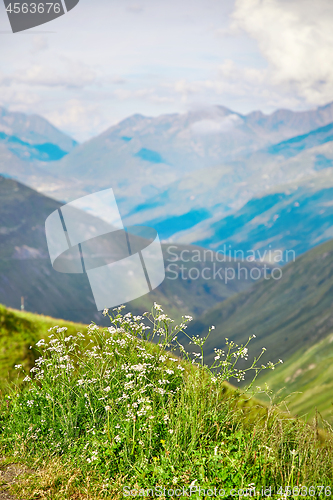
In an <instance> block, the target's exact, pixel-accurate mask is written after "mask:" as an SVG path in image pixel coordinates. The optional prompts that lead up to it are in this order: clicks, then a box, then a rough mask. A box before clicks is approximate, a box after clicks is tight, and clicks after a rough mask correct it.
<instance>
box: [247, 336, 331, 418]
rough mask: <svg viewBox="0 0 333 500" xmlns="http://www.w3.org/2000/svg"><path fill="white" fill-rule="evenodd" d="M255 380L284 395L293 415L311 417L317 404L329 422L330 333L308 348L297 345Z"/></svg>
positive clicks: (279, 394)
mask: <svg viewBox="0 0 333 500" xmlns="http://www.w3.org/2000/svg"><path fill="white" fill-rule="evenodd" d="M331 331H332V332H333V327H332V329H331ZM257 380H258V384H260V386H261V387H263V386H264V384H265V383H267V384H268V386H269V387H270V389H271V390H272V391H273V393H274V394H276V395H277V397H278V399H279V400H282V399H285V400H286V404H287V407H288V409H289V410H290V411H291V412H292V413H293V414H294V415H295V414H297V415H299V416H301V415H307V418H308V419H311V418H312V417H313V416H314V414H315V408H317V410H318V411H319V412H320V413H321V415H322V417H324V418H325V419H326V420H328V421H329V422H331V423H332V422H333V408H332V405H333V333H330V334H329V335H327V336H326V337H324V338H323V339H322V340H320V341H319V342H317V343H315V344H314V345H312V346H311V347H309V348H308V349H306V348H300V349H298V350H297V351H296V352H295V354H293V355H292V356H291V357H290V358H288V359H287V361H286V362H285V363H284V364H283V365H282V366H279V369H278V370H275V371H269V373H268V372H265V373H264V372H262V374H261V376H260V377H259V378H258V379H257ZM259 397H260V396H259ZM262 399H265V398H262Z"/></svg>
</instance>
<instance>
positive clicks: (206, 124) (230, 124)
mask: <svg viewBox="0 0 333 500" xmlns="http://www.w3.org/2000/svg"><path fill="white" fill-rule="evenodd" d="M241 123H242V119H241V118H240V117H239V116H238V115H235V114H232V115H228V116H224V117H222V118H218V119H216V120H213V119H204V120H200V121H198V122H195V123H193V124H192V125H191V127H190V128H191V130H192V132H194V133H195V134H198V135H212V134H219V133H221V132H227V131H229V130H232V129H233V128H234V127H236V126H237V125H239V124H241Z"/></svg>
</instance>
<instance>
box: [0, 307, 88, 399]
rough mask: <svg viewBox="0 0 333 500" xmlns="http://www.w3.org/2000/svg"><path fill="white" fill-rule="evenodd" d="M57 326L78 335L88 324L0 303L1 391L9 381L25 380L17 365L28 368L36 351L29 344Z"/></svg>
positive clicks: (31, 344) (70, 333)
mask: <svg viewBox="0 0 333 500" xmlns="http://www.w3.org/2000/svg"><path fill="white" fill-rule="evenodd" d="M55 325H58V326H59V327H63V326H66V327H67V328H68V333H69V335H74V334H76V333H77V331H78V329H80V330H81V332H82V333H85V331H86V327H85V326H84V325H80V324H78V323H71V322H69V321H66V322H65V321H62V320H56V319H54V318H50V317H48V316H38V315H36V314H32V313H28V312H22V311H15V310H12V309H7V308H6V307H4V306H3V305H1V304H0V392H1V391H2V390H5V389H6V387H7V386H8V381H15V380H17V381H18V382H19V381H21V380H22V377H19V379H17V376H18V373H17V371H16V370H15V365H18V364H22V365H23V366H24V368H25V369H26V370H27V371H28V370H29V369H30V368H31V367H32V366H33V364H34V361H35V354H36V351H35V350H34V349H30V346H33V345H34V344H35V343H36V342H38V340H40V339H41V338H44V337H46V336H47V335H49V333H48V330H49V328H52V327H53V326H55Z"/></svg>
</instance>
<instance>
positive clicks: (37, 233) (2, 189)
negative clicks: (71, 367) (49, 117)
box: [0, 176, 253, 322]
mask: <svg viewBox="0 0 333 500" xmlns="http://www.w3.org/2000/svg"><path fill="white" fill-rule="evenodd" d="M60 206H61V205H60V204H59V203H58V202H57V201H55V200H53V199H51V198H47V197H45V196H43V195H42V194H40V193H37V192H35V191H33V190H32V189H30V188H28V187H26V186H24V185H22V184H20V183H18V182H16V181H14V180H12V179H5V178H3V177H1V176H0V303H3V304H6V305H8V306H10V307H14V308H18V307H19V306H20V303H21V297H22V296H23V297H24V298H25V304H26V308H27V309H28V310H30V311H33V312H39V313H43V314H47V315H50V316H53V317H60V318H64V319H70V320H73V321H74V320H76V321H84V322H90V321H91V320H94V321H98V322H102V321H103V317H102V316H101V313H98V312H97V310H96V306H95V302H94V300H93V296H92V292H91V289H90V285H89V282H88V278H87V276H86V275H85V274H61V273H57V272H56V271H54V269H53V268H52V266H51V262H50V259H49V256H48V249H47V243H46V238H45V228H44V224H45V220H46V218H47V217H48V215H50V214H51V213H52V212H53V211H54V210H56V209H58V208H59V207H60ZM193 248H194V247H193ZM169 250H170V249H169V246H168V245H165V246H164V247H163V252H164V256H165V263H166V266H169V265H170V264H171V265H172V266H173V267H171V270H170V271H168V269H167V278H166V280H165V281H164V283H162V285H160V287H158V289H156V290H154V291H153V292H151V293H150V294H148V295H145V296H144V297H141V298H139V299H136V300H135V301H133V302H132V303H131V304H130V306H131V307H132V308H133V309H134V310H135V311H136V312H137V313H139V312H143V311H145V310H149V309H150V307H151V305H152V304H153V302H154V301H156V302H159V303H161V304H163V305H165V307H166V310H167V311H168V312H169V313H170V314H171V313H172V314H173V315H174V316H175V317H176V318H177V319H178V318H179V315H180V306H181V308H182V310H183V311H185V312H184V313H183V314H192V315H199V314H202V313H203V312H204V311H205V310H206V309H208V308H209V307H210V306H211V304H215V303H217V302H220V301H222V300H224V299H226V298H227V297H229V296H230V295H232V294H235V293H238V292H239V291H241V290H244V289H247V288H248V287H250V286H251V285H252V281H251V280H246V279H243V277H241V279H240V280H230V281H229V283H225V280H224V281H222V280H217V281H215V282H214V283H210V282H207V280H205V279H204V277H202V276H200V277H196V276H194V278H195V279H190V278H189V277H188V276H187V275H186V276H183V275H182V274H181V273H180V272H179V271H178V270H177V269H178V268H177V266H178V264H177V262H176V261H178V260H179V259H181V252H182V251H183V250H185V251H186V250H187V247H184V246H178V247H177V246H173V247H172V248H171V252H172V253H170V251H169ZM198 252H199V253H201V254H202V255H203V253H204V250H202V249H198ZM188 253H189V251H188V250H187V254H188ZM170 259H172V260H170ZM201 260H202V261H201V262H200V263H196V264H193V263H191V261H188V262H185V263H184V267H185V268H186V269H190V268H191V267H193V266H196V267H199V268H200V269H201V268H203V267H207V266H208V267H210V268H211V269H213V267H214V266H215V265H216V264H215V263H214V262H213V261H211V260H209V261H208V262H205V261H204V257H202V259H201ZM179 264H182V262H181V260H180V262H179ZM236 265H237V264H236V263H235V262H233V263H228V267H236ZM247 266H248V268H251V266H253V263H247Z"/></svg>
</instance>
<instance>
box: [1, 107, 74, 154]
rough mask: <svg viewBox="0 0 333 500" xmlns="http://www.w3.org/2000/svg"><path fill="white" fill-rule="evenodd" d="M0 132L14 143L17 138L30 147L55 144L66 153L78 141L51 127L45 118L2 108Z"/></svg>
mask: <svg viewBox="0 0 333 500" xmlns="http://www.w3.org/2000/svg"><path fill="white" fill-rule="evenodd" d="M0 132H2V134H4V136H6V137H11V138H12V142H15V139H14V138H16V139H18V140H20V141H22V142H25V143H28V144H29V145H41V144H45V143H46V144H53V145H55V146H57V147H58V148H59V149H60V150H62V151H64V152H66V153H69V152H70V151H72V149H73V148H74V147H75V146H76V145H77V142H76V141H74V140H73V139H72V138H71V137H69V136H68V135H66V134H64V133H63V132H61V131H60V130H58V129H57V128H56V127H54V126H53V125H51V123H49V122H48V121H47V120H45V118H42V117H41V116H38V115H26V114H24V113H17V112H12V111H8V110H6V109H5V108H3V107H1V106H0ZM0 138H1V137H0Z"/></svg>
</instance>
